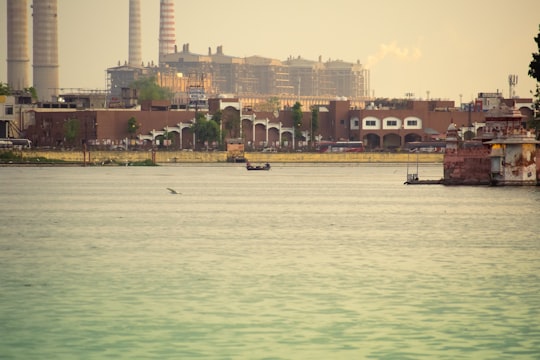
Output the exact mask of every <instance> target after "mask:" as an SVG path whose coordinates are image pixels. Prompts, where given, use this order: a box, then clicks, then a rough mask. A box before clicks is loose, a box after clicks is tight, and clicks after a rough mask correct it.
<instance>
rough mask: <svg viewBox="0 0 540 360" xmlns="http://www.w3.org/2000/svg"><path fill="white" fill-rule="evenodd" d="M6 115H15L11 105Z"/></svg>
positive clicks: (8, 106) (7, 108)
mask: <svg viewBox="0 0 540 360" xmlns="http://www.w3.org/2000/svg"><path fill="white" fill-rule="evenodd" d="M6 115H13V106H11V105H7V106H6Z"/></svg>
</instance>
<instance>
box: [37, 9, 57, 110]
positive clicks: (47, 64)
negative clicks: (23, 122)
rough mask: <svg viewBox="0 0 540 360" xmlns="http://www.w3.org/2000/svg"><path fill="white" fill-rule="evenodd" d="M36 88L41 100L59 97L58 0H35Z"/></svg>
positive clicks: (51, 99) (53, 99) (52, 99)
mask: <svg viewBox="0 0 540 360" xmlns="http://www.w3.org/2000/svg"><path fill="white" fill-rule="evenodd" d="M32 4H33V5H32V7H33V10H34V11H33V47H34V56H33V63H34V77H33V79H34V87H35V89H36V92H37V96H38V99H39V100H42V101H55V100H56V97H57V96H58V88H59V87H60V86H59V69H58V67H59V64H58V11H57V7H58V0H33V1H32Z"/></svg>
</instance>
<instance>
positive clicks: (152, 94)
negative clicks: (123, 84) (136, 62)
mask: <svg viewBox="0 0 540 360" xmlns="http://www.w3.org/2000/svg"><path fill="white" fill-rule="evenodd" d="M131 86H132V87H133V88H135V89H137V90H138V92H139V95H138V97H139V100H169V99H170V98H171V91H170V90H169V89H168V88H163V87H161V86H159V85H158V84H157V81H156V77H155V76H151V77H144V78H140V79H138V80H135V81H134V82H133V83H132V84H131Z"/></svg>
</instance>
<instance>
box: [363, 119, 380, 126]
mask: <svg viewBox="0 0 540 360" xmlns="http://www.w3.org/2000/svg"><path fill="white" fill-rule="evenodd" d="M366 126H377V122H376V121H375V120H366Z"/></svg>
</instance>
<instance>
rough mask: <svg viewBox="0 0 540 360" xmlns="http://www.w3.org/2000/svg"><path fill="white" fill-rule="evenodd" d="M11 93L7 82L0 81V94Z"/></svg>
mask: <svg viewBox="0 0 540 360" xmlns="http://www.w3.org/2000/svg"><path fill="white" fill-rule="evenodd" d="M9 94H11V89H10V87H9V85H8V84H7V83H3V82H0V95H9Z"/></svg>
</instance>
